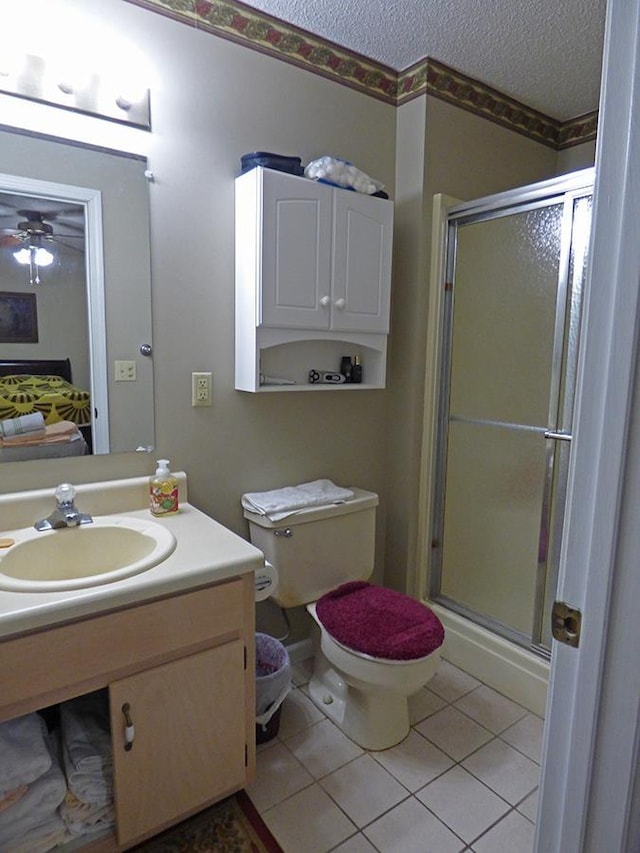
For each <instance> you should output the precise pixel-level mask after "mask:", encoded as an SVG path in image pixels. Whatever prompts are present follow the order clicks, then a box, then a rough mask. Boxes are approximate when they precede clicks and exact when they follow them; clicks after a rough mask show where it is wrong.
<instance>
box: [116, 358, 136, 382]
mask: <svg viewBox="0 0 640 853" xmlns="http://www.w3.org/2000/svg"><path fill="white" fill-rule="evenodd" d="M115 380H116V382H135V381H136V363H135V361H117V360H116V362H115Z"/></svg>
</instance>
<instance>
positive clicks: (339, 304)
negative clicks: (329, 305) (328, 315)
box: [334, 297, 347, 311]
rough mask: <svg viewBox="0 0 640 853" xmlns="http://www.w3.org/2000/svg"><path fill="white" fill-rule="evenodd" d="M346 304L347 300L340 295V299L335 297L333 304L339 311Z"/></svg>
mask: <svg viewBox="0 0 640 853" xmlns="http://www.w3.org/2000/svg"><path fill="white" fill-rule="evenodd" d="M346 304H347V300H346V299H343V298H342V297H340V299H336V301H335V302H334V305H335V306H336V308H337V309H338V310H339V311H342V310H343V308H344V307H345V305H346Z"/></svg>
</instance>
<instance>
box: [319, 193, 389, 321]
mask: <svg viewBox="0 0 640 853" xmlns="http://www.w3.org/2000/svg"><path fill="white" fill-rule="evenodd" d="M392 231H393V202H391V201H389V200H388V199H381V198H371V196H367V195H363V194H362V193H357V192H349V191H348V190H335V193H334V212H333V305H332V314H331V329H332V330H334V331H344V332H347V331H348V332H382V333H387V332H388V331H389V301H390V295H391V245H392Z"/></svg>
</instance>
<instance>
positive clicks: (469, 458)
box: [430, 180, 591, 653]
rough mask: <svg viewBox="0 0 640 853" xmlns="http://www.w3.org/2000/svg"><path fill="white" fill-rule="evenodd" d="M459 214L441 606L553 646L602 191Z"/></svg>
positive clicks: (451, 233) (441, 461)
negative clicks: (584, 311) (589, 264)
mask: <svg viewBox="0 0 640 853" xmlns="http://www.w3.org/2000/svg"><path fill="white" fill-rule="evenodd" d="M575 183H576V182H575V180H574V181H573V182H572V183H570V186H571V188H570V189H567V188H566V187H565V188H564V189H562V186H561V185H557V183H556V184H554V185H553V186H551V187H550V186H548V185H547V184H545V185H544V187H546V189H547V191H546V192H545V191H543V190H542V189H535V188H534V189H532V188H528V190H526V191H522V192H520V193H518V192H515V193H505V194H501V195H500V196H497V197H495V198H493V199H484V200H482V201H481V202H480V203H478V202H476V203H470V204H468V205H460V206H458V207H457V208H454V209H453V210H452V211H451V212H450V214H449V222H448V234H447V270H446V282H445V283H444V286H445V291H446V293H445V317H444V334H443V339H444V352H443V354H442V355H443V358H442V363H443V365H444V370H443V382H442V393H441V402H440V420H439V440H438V477H437V486H436V492H437V494H436V500H435V507H436V509H435V514H434V532H433V538H432V561H431V573H430V576H431V591H430V595H431V598H432V599H434V600H436V601H439V602H440V603H442V604H444V605H445V606H447V607H450V608H451V609H453V610H455V611H457V612H459V613H461V614H462V615H465V616H467V617H469V618H471V619H473V620H474V621H475V622H477V623H479V624H482V625H484V626H485V627H488V628H490V629H491V630H493V631H495V632H497V633H498V634H500V635H501V636H504V637H506V638H508V639H511V640H513V641H515V642H518V643H520V644H522V645H525V646H528V647H533V648H534V649H537V650H538V651H540V652H541V653H544V651H545V649H548V648H549V647H550V645H551V643H550V629H549V623H550V617H549V608H550V605H551V604H552V603H553V597H554V592H555V585H556V580H557V567H558V558H559V547H560V540H561V531H562V521H563V515H564V501H565V492H566V474H567V466H568V457H569V452H570V436H571V419H572V413H573V394H574V383H575V368H576V359H577V344H578V331H579V322H580V305H581V294H582V285H583V280H584V272H585V264H586V247H587V243H588V234H589V225H590V210H591V186H590V185H586V186H582V187H577V188H576V187H575Z"/></svg>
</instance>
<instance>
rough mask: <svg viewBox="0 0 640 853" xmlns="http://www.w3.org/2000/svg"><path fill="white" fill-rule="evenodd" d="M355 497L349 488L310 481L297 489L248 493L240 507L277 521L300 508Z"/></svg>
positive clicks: (321, 481)
mask: <svg viewBox="0 0 640 853" xmlns="http://www.w3.org/2000/svg"><path fill="white" fill-rule="evenodd" d="M354 496H355V494H354V492H352V491H351V489H343V488H342V487H340V486H336V485H335V483H332V482H331V480H313V481H312V482H310V483H301V484H300V485H298V486H285V487H284V488H282V489H272V490H271V491H268V492H247V493H245V494H244V495H242V506H243V507H244V509H246V510H248V511H249V512H255V513H257V514H258V515H264V516H266V517H267V518H269V519H270V520H271V521H280V519H282V518H287V516H289V515H293V514H294V513H296V512H300V511H301V510H303V509H309V508H310V507H314V506H326V505H327V504H338V503H345V501H348V500H351V499H352V498H353V497H354Z"/></svg>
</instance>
